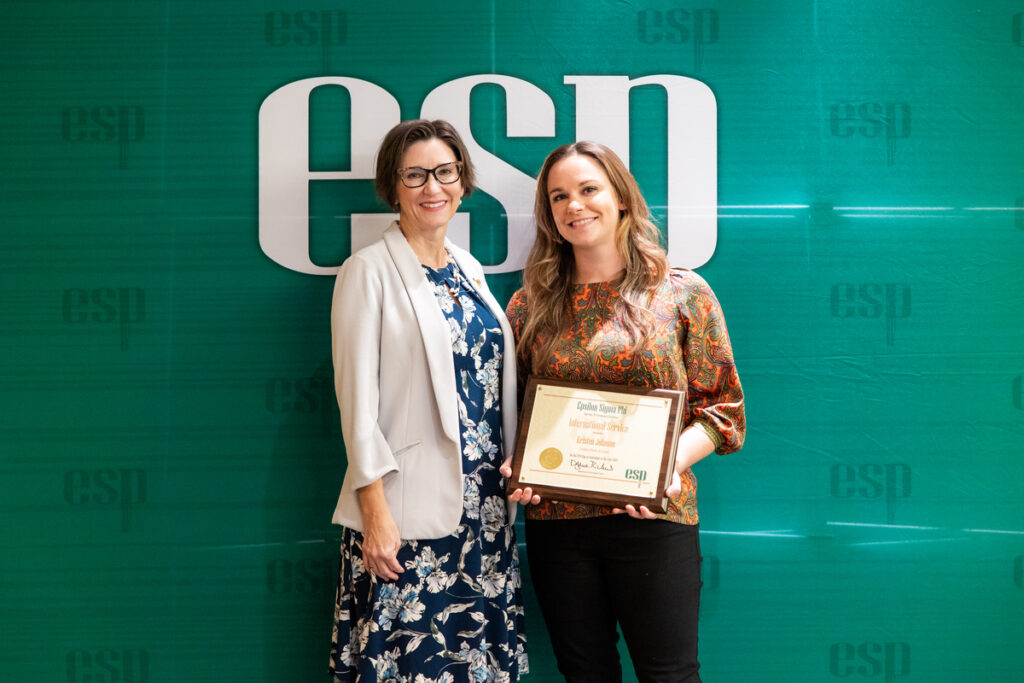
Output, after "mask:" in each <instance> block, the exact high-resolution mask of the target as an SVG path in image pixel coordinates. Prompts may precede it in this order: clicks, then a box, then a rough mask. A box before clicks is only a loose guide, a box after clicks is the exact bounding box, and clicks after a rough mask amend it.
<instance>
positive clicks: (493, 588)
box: [480, 554, 507, 598]
mask: <svg viewBox="0 0 1024 683" xmlns="http://www.w3.org/2000/svg"><path fill="white" fill-rule="evenodd" d="M480 573H481V574H482V576H481V577H480V587H481V588H483V590H484V595H485V596H487V597H488V598H496V597H498V596H499V595H501V594H502V592H504V590H505V579H506V578H507V577H506V576H505V571H504V568H503V567H502V566H501V556H500V555H498V554H495V555H484V556H483V562H482V563H481V565H480Z"/></svg>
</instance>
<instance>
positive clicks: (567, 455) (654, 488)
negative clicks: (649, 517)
mask: <svg viewBox="0 0 1024 683" xmlns="http://www.w3.org/2000/svg"><path fill="white" fill-rule="evenodd" d="M683 398H684V394H683V392H681V391H674V390H670V389H645V388H641V387H628V386H621V385H617V384H595V383H582V382H566V381H563V380H555V379H547V378H538V377H530V379H529V380H528V382H527V385H526V394H525V397H524V400H523V410H522V414H521V415H520V420H519V434H518V439H517V441H516V452H515V455H514V457H513V459H512V476H511V477H510V478H509V482H508V491H509V492H512V491H514V490H515V489H522V488H526V487H530V488H532V489H533V490H534V492H536V493H539V494H540V495H541V496H543V497H545V498H555V499H558V500H570V501H579V502H584V503H596V504H598V505H609V506H612V507H618V508H621V507H623V506H625V505H627V504H632V505H635V506H637V507H639V506H641V505H645V506H647V507H648V508H650V509H651V510H655V511H659V512H665V511H666V510H667V509H668V499H667V498H666V497H665V495H664V492H665V489H666V488H668V486H669V483H670V482H671V478H672V473H673V471H674V467H675V454H676V444H677V442H678V440H679V433H680V431H681V426H682V415H683V410H682V400H683Z"/></svg>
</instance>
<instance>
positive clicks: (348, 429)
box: [330, 120, 527, 683]
mask: <svg viewBox="0 0 1024 683" xmlns="http://www.w3.org/2000/svg"><path fill="white" fill-rule="evenodd" d="M473 183H474V173H473V164H472V162H471V161H470V159H469V156H468V153H467V151H466V147H465V145H464V144H463V142H462V139H461V138H460V137H459V134H458V133H457V132H456V131H455V129H454V128H453V127H452V126H451V125H450V124H449V123H447V122H445V121H426V120H416V121H406V122H403V123H401V124H399V125H397V126H396V127H394V128H393V129H392V130H391V131H389V132H388V133H387V135H386V136H385V137H384V140H383V142H382V143H381V147H380V149H379V151H378V153H377V169H376V189H377V193H378V194H379V195H380V197H381V198H382V199H383V200H384V201H386V202H387V203H388V204H389V205H390V206H391V207H393V208H394V209H395V210H396V211H397V212H398V214H399V219H398V221H396V222H395V223H393V224H392V225H391V227H390V228H388V230H387V231H386V232H385V233H384V236H383V239H382V240H381V241H379V242H377V243H375V244H373V245H371V246H369V247H366V248H365V249H362V250H360V251H358V252H356V253H355V254H353V255H352V256H351V257H349V258H348V259H347V260H346V261H345V263H344V264H343V265H342V266H341V269H340V270H339V271H338V278H337V282H336V284H335V289H334V300H333V307H332V310H331V329H332V338H333V348H334V370H335V388H336V391H337V397H338V405H339V407H340V410H341V423H342V431H343V435H344V440H345V451H346V454H347V458H348V468H347V471H346V474H345V480H344V483H343V485H342V488H341V495H340V497H339V500H338V505H337V508H336V510H335V512H334V520H333V521H334V522H335V523H337V524H341V525H343V526H344V527H345V530H344V532H343V539H342V544H341V569H340V575H339V579H338V591H337V600H336V605H335V620H334V634H333V647H332V651H331V666H330V670H331V673H332V674H333V675H334V677H335V680H338V681H367V682H369V681H390V680H396V681H397V680H401V681H409V682H410V683H428V682H431V681H465V680H474V681H478V680H479V681H482V680H487V681H492V680H493V681H515V680H518V679H519V676H520V674H522V673H526V671H527V661H526V652H525V635H524V633H523V611H522V607H521V606H520V596H519V592H520V578H519V560H518V556H517V552H516V543H515V537H514V535H513V532H512V526H511V524H512V517H513V514H512V513H514V507H515V506H514V504H512V505H511V509H510V508H509V505H508V504H507V501H506V498H505V495H504V486H505V480H504V478H503V476H502V474H501V473H500V471H499V465H500V464H501V463H502V461H503V459H504V457H505V455H504V454H505V453H510V452H511V450H512V440H513V438H514V436H515V422H516V403H515V401H516V375H515V363H514V357H515V355H514V350H513V338H512V333H511V330H510V328H509V326H508V322H507V320H506V318H505V316H504V312H503V309H502V308H501V307H500V306H499V305H498V302H497V301H495V299H494V297H493V296H491V293H490V292H489V291H488V289H487V283H486V282H485V281H484V275H483V269H482V268H481V266H480V264H479V263H478V262H477V261H476V260H475V259H474V258H473V257H472V256H470V254H469V253H468V252H466V251H464V250H462V249H460V248H458V247H456V246H455V245H454V244H452V243H451V242H450V241H449V240H448V239H447V238H446V233H447V229H448V223H449V221H451V219H452V217H453V216H454V215H455V212H456V210H457V209H458V207H459V204H460V202H461V201H462V197H464V196H466V195H469V193H470V192H472V190H473Z"/></svg>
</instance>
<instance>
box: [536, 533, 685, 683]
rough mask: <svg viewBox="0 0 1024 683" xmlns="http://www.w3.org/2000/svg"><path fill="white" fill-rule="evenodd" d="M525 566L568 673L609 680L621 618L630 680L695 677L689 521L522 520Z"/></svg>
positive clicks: (593, 682) (612, 682)
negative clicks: (633, 674)
mask: <svg viewBox="0 0 1024 683" xmlns="http://www.w3.org/2000/svg"><path fill="white" fill-rule="evenodd" d="M526 549H527V554H528V555H529V559H530V574H531V576H532V577H533V586H534V589H535V590H536V591H537V598H538V599H539V600H540V606H541V612H543V614H544V621H545V622H546V624H547V627H548V632H549V633H550V635H551V644H552V646H553V647H554V651H555V657H556V659H557V660H558V670H559V671H560V672H561V673H562V675H563V676H565V679H566V681H568V682H569V683H604V682H605V681H607V682H609V683H619V682H620V681H621V680H622V667H621V665H620V664H619V653H618V650H617V649H616V642H617V641H618V638H619V636H618V633H617V632H616V628H615V624H616V622H618V623H619V624H620V625H621V627H622V634H623V636H624V637H625V639H626V646H627V647H628V648H629V654H630V657H631V658H632V660H633V668H634V669H635V671H636V675H637V679H638V680H639V681H640V683H648V682H650V683H700V676H699V675H698V674H697V670H698V669H699V668H700V664H698V663H697V613H698V609H699V605H700V587H701V580H700V563H701V556H700V541H699V539H698V534H697V527H696V526H688V525H685V524H677V523H674V522H666V521H663V520H641V519H633V518H631V517H629V516H627V515H612V516H606V517H595V518H592V519H569V520H550V521H537V520H527V521H526Z"/></svg>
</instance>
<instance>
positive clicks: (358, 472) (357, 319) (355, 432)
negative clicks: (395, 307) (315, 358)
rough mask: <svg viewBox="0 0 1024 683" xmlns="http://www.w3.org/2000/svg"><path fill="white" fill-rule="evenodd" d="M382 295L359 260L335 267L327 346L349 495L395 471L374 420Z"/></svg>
mask: <svg viewBox="0 0 1024 683" xmlns="http://www.w3.org/2000/svg"><path fill="white" fill-rule="evenodd" d="M382 294H383V287H382V284H381V280H380V277H379V276H378V275H377V273H375V272H374V269H373V268H372V266H371V265H370V264H369V263H368V262H367V261H365V260H364V259H363V258H360V257H358V256H355V257H351V258H349V259H348V260H347V261H345V263H344V264H343V265H342V266H341V269H340V270H339V271H338V277H337V279H336V280H335V283H334V297H333V300H332V303H331V344H332V350H333V358H334V390H335V393H336V394H337V397H338V408H339V410H340V412H341V430H342V436H343V437H344V440H345V451H346V454H347V456H348V470H347V472H346V475H345V478H346V480H347V481H346V483H347V482H348V481H351V485H352V488H353V490H354V489H359V488H362V487H364V486H367V485H369V484H372V483H373V482H375V481H377V480H378V479H380V478H381V477H383V476H384V475H385V474H387V473H389V472H394V471H397V470H398V463H397V462H396V461H395V457H394V454H393V453H392V452H391V446H390V445H389V444H388V442H387V439H385V438H384V433H383V432H382V431H381V429H380V424H379V423H378V421H377V418H378V406H379V400H380V375H379V368H380V330H381V311H382V310H383V303H384V302H383V296H382Z"/></svg>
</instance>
